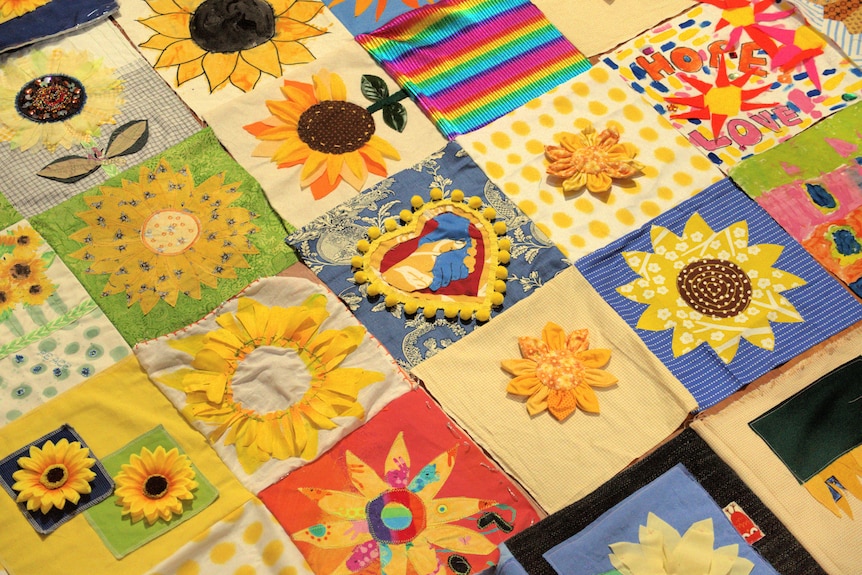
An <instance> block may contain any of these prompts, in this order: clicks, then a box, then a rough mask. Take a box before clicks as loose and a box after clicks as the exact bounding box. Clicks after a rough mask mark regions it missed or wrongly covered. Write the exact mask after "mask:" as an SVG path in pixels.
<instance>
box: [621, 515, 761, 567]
mask: <svg viewBox="0 0 862 575" xmlns="http://www.w3.org/2000/svg"><path fill="white" fill-rule="evenodd" d="M638 539H639V541H640V542H639V543H629V542H622V543H614V544H612V545H610V546H609V547H610V548H611V551H612V552H613V553H611V554H610V555H609V559H610V560H611V565H613V566H614V568H616V569H617V571H619V572H620V573H621V574H622V575H662V574H666V575H676V574H683V573H686V574H692V575H693V574H695V573H704V574H707V573H708V574H709V575H748V574H749V573H751V571H752V570H753V569H754V563H752V562H751V561H749V560H748V559H746V558H744V557H739V545H736V544H734V545H725V546H724V547H719V548H718V549H713V544H714V542H715V532H714V530H713V526H712V519H711V518H708V519H704V520H703V521H698V522H697V523H694V524H692V526H691V527H689V528H688V530H687V531H686V532H685V534H683V535H682V536H681V537H680V534H679V531H677V530H676V529H674V528H673V527H671V526H670V525H668V524H667V523H666V522H665V521H663V520H662V519H661V518H660V517H659V516H657V515H655V514H654V513H649V515H648V516H647V524H646V525H642V526H641V527H640V530H639V532H638Z"/></svg>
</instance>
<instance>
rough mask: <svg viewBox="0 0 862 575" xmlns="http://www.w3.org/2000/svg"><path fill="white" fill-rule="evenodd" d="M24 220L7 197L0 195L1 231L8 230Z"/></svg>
mask: <svg viewBox="0 0 862 575" xmlns="http://www.w3.org/2000/svg"><path fill="white" fill-rule="evenodd" d="M21 219H22V217H21V214H19V213H18V210H16V209H15V208H13V207H12V204H10V203H9V200H7V199H6V196H4V195H2V194H0V230H2V229H4V228H8V227H9V226H11V225H12V224H14V223H16V222H18V221H20V220H21Z"/></svg>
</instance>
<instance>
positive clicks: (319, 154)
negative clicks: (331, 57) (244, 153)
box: [245, 70, 400, 199]
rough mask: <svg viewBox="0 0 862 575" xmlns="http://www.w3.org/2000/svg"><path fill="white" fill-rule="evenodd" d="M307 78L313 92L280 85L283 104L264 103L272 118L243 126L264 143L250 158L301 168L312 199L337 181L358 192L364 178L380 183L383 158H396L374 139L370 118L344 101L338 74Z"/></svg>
mask: <svg viewBox="0 0 862 575" xmlns="http://www.w3.org/2000/svg"><path fill="white" fill-rule="evenodd" d="M312 78H313V81H314V85H313V86H312V85H311V84H304V83H301V82H294V81H291V80H285V82H284V86H282V88H281V93H282V94H284V97H285V99H284V100H267V102H266V106H267V108H269V111H270V112H271V113H272V116H270V117H269V118H267V119H266V120H263V121H262V122H257V123H255V124H250V125H248V126H245V129H246V130H247V131H248V132H249V133H251V134H253V135H254V136H255V137H256V138H257V139H258V140H263V143H261V144H259V145H258V146H257V147H256V148H255V149H254V151H253V152H252V155H253V156H257V157H265V158H270V159H271V160H272V161H273V162H275V163H276V164H278V167H279V168H286V167H290V166H298V165H301V166H302V172H301V173H300V185H301V186H302V187H308V186H310V187H311V193H312V195H313V196H314V198H315V199H320V198H322V197H324V196H326V195H327V194H329V192H331V191H332V190H334V189H335V188H336V187H337V186H338V184H339V183H340V182H341V180H344V181H345V182H347V183H348V184H350V185H351V186H352V187H353V188H355V189H356V190H362V188H364V187H365V181H366V180H367V179H368V174H369V173H372V174H376V175H378V176H383V177H385V176H386V175H387V172H386V160H385V159H384V158H391V159H394V160H398V159H400V156H399V154H398V151H397V150H396V149H395V148H393V147H392V145H390V144H389V142H387V141H386V140H384V139H383V138H381V137H380V136H377V135H376V134H375V133H374V131H375V129H376V126H375V123H374V118H373V117H372V116H371V114H370V113H369V112H368V110H366V109H365V108H363V107H362V106H359V105H357V104H354V103H352V102H348V101H347V88H346V87H345V85H344V81H343V80H342V79H341V77H340V76H339V75H338V74H334V73H330V72H329V71H327V70H321V71H320V72H318V73H317V74H315V75H313V76H312Z"/></svg>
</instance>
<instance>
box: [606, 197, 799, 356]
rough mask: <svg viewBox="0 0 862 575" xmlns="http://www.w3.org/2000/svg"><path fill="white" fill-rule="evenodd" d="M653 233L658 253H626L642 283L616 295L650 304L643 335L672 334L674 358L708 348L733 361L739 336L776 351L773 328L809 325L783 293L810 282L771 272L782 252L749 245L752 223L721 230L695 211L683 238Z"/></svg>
mask: <svg viewBox="0 0 862 575" xmlns="http://www.w3.org/2000/svg"><path fill="white" fill-rule="evenodd" d="M650 233H651V237H652V246H653V252H623V254H622V255H623V258H625V261H626V263H627V264H628V265H629V267H630V268H631V269H632V270H633V271H634V272H635V273H637V274H638V275H639V276H640V278H639V279H636V280H634V281H632V282H631V283H628V284H626V285H624V286H620V287H618V288H617V291H618V292H619V293H620V294H622V295H623V296H624V297H627V298H629V299H631V300H634V301H636V302H639V303H642V304H646V305H648V306H649V307H647V308H646V309H645V310H644V312H643V314H642V315H641V317H640V319H639V320H638V323H637V327H638V329H644V330H649V331H664V330H666V329H673V344H672V349H673V354H674V357H679V356H681V355H683V354H685V353H688V352H690V351H691V350H693V349H694V348H696V347H697V346H698V345H700V344H701V343H703V342H706V343H708V344H709V345H710V346H711V347H712V349H713V350H714V351H715V352H716V353H717V354H718V356H719V357H720V358H721V359H722V361H724V362H725V363H730V362H731V361H732V360H733V358H734V356H735V355H736V351H737V349H738V348H739V341H740V338H745V339H747V340H748V341H749V343H751V344H753V345H756V346H757V347H760V348H762V349H765V350H769V351H771V350H772V349H773V348H774V347H775V339H774V334H773V332H772V326H771V325H770V322H773V321H774V322H801V321H803V318H802V316H801V315H800V314H799V312H797V311H796V308H795V307H793V304H791V303H790V302H789V301H788V300H787V299H786V298H785V297H784V296H782V295H780V294H781V292H784V291H786V290H789V289H792V288H795V287H799V286H802V285H805V283H806V282H805V280H804V279H802V278H800V277H797V276H795V275H793V274H791V273H788V272H785V271H782V270H780V269H777V268H774V267H772V266H773V264H774V263H775V262H776V261H777V260H778V256H780V255H781V252H782V251H783V250H784V247H783V246H780V245H774V244H759V245H751V246H750V245H748V224H747V222H745V221H741V222H736V223H735V224H731V225H730V226H728V227H727V228H725V229H723V230H720V231H718V232H715V231H713V230H712V228H710V227H709V224H707V223H706V221H704V219H703V218H702V217H701V216H700V214H697V213H695V214H694V215H692V216H691V218H689V220H688V222H686V224H685V229H684V230H683V232H682V236H677V235H676V234H674V233H673V232H671V231H670V230H668V229H666V228H663V227H661V226H653V227H652V230H651V232H650Z"/></svg>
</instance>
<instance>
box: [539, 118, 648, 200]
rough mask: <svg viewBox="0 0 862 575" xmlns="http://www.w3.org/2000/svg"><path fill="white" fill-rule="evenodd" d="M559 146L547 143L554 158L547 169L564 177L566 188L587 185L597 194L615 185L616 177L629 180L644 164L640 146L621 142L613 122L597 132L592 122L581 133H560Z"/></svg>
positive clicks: (578, 188) (547, 153)
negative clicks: (638, 156) (612, 124)
mask: <svg viewBox="0 0 862 575" xmlns="http://www.w3.org/2000/svg"><path fill="white" fill-rule="evenodd" d="M559 139H560V145H559V146H545V156H546V157H547V158H548V160H550V162H551V163H550V165H549V166H548V168H547V173H548V174H549V175H551V176H554V177H557V178H563V191H564V192H576V191H578V190H580V189H581V188H583V187H585V186H586V188H587V190H589V191H590V192H592V193H594V194H598V193H601V192H606V191H608V190H610V189H611V185H612V184H613V180H614V179H621V180H627V179H630V178H633V177H634V176H635V175H637V174H638V172H640V171H641V170H642V169H643V168H644V165H643V164H641V163H640V162H638V161H636V160H635V156H637V148H635V147H634V146H633V145H632V144H629V143H620V134H619V131H617V129H616V128H615V127H613V126H611V127H608V128H605V129H604V130H602V131H601V132H599V133H597V132H596V129H595V128H594V127H593V125H592V123H588V124H587V127H586V128H584V129H583V130H581V133H580V134H572V133H569V132H563V133H562V134H559Z"/></svg>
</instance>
